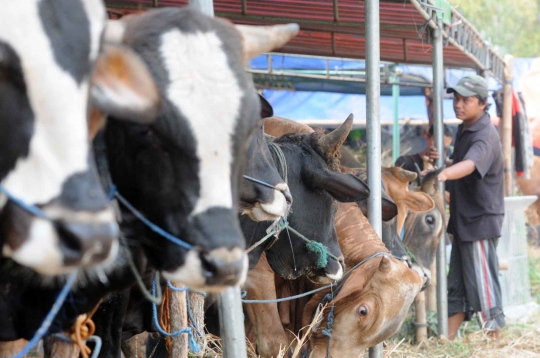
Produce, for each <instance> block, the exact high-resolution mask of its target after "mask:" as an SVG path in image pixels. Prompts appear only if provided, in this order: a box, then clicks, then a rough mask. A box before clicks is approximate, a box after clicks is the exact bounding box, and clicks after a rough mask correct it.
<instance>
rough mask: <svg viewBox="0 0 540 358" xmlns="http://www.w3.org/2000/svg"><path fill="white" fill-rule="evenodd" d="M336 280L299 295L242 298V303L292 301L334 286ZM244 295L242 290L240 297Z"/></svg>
mask: <svg viewBox="0 0 540 358" xmlns="http://www.w3.org/2000/svg"><path fill="white" fill-rule="evenodd" d="M337 282H338V281H336V282H334V283H331V284H329V285H326V286H323V287H319V288H316V289H314V290H311V291H308V292H304V293H302V294H299V295H295V296H289V297H283V298H277V299H275V300H242V303H280V302H285V301H292V300H296V299H298V298H302V297H306V296H309V295H312V294H314V293H317V292H319V291H323V290H326V289H328V288H332V287H335V286H336V285H337ZM246 295H247V292H246V291H242V298H243V297H246Z"/></svg>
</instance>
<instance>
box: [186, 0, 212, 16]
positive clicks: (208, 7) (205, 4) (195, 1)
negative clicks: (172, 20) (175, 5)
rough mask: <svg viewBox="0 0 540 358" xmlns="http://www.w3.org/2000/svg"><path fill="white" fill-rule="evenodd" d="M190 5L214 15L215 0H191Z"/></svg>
mask: <svg viewBox="0 0 540 358" xmlns="http://www.w3.org/2000/svg"><path fill="white" fill-rule="evenodd" d="M189 6H191V7H194V8H196V9H199V10H200V11H202V12H203V13H205V14H206V15H208V16H214V0H189Z"/></svg>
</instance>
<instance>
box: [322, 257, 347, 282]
mask: <svg viewBox="0 0 540 358" xmlns="http://www.w3.org/2000/svg"><path fill="white" fill-rule="evenodd" d="M343 267H345V265H344V263H343V258H342V257H340V258H339V261H336V260H334V259H331V258H330V259H328V265H326V268H325V269H324V273H325V274H326V277H328V278H329V279H331V280H333V281H336V280H339V279H340V278H341V277H342V276H343Z"/></svg>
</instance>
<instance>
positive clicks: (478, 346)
mask: <svg viewBox="0 0 540 358" xmlns="http://www.w3.org/2000/svg"><path fill="white" fill-rule="evenodd" d="M529 276H530V279H531V292H532V296H533V298H534V299H535V300H536V302H540V248H538V247H532V246H531V247H529ZM410 341H411V339H407V337H406V336H403V335H401V336H400V337H398V338H394V339H392V340H390V341H388V342H386V344H387V345H386V348H385V353H384V357H385V358H412V357H429V358H439V357H440V358H446V357H452V358H465V357H478V358H484V357H485V358H511V357H519V358H527V357H540V314H538V315H536V316H535V317H530V319H529V320H528V323H527V324H508V325H507V326H506V327H504V328H503V329H502V331H501V337H500V339H499V340H493V339H491V338H489V337H487V336H486V335H484V334H483V332H482V331H481V330H479V327H478V325H477V324H476V323H475V322H470V323H469V324H468V325H466V326H465V325H464V326H463V329H462V338H459V339H457V340H456V341H454V342H448V341H445V340H441V339H437V338H436V337H432V338H430V339H429V340H428V341H427V342H425V343H423V344H421V345H413V344H411V342H410Z"/></svg>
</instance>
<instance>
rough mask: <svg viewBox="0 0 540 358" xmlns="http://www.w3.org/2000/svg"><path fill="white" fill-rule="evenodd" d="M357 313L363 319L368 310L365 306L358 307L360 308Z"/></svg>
mask: <svg viewBox="0 0 540 358" xmlns="http://www.w3.org/2000/svg"><path fill="white" fill-rule="evenodd" d="M358 313H359V314H360V316H362V317H365V316H367V314H368V309H367V308H366V307H365V306H360V308H358Z"/></svg>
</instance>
